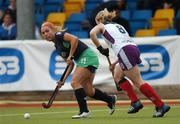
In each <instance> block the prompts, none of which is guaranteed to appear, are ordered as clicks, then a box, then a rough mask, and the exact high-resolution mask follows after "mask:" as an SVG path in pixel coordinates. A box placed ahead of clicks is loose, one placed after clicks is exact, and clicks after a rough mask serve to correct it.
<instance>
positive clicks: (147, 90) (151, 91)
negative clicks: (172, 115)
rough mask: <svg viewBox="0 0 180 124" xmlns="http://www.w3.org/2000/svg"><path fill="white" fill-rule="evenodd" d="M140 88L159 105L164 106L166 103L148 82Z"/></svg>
mask: <svg viewBox="0 0 180 124" xmlns="http://www.w3.org/2000/svg"><path fill="white" fill-rule="evenodd" d="M139 89H140V91H141V92H142V93H143V94H144V95H145V96H146V97H147V98H148V99H150V100H151V101H152V102H153V103H154V104H155V105H156V106H157V107H161V106H163V104H164V103H163V102H162V100H161V98H160V97H159V96H158V95H157V93H156V92H155V91H154V89H153V88H152V87H151V86H150V85H149V84H148V83H145V84H142V85H141V86H140V88H139Z"/></svg>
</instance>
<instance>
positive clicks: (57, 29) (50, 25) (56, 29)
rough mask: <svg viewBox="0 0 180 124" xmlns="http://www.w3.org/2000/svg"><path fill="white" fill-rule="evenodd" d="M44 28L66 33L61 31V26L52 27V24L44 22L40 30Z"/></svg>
mask: <svg viewBox="0 0 180 124" xmlns="http://www.w3.org/2000/svg"><path fill="white" fill-rule="evenodd" d="M44 26H47V27H49V28H51V29H52V30H53V31H54V32H58V31H66V29H63V27H61V26H56V25H54V24H53V23H52V22H44V23H43V24H42V25H41V28H42V27H44Z"/></svg>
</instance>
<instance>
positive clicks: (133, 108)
mask: <svg viewBox="0 0 180 124" xmlns="http://www.w3.org/2000/svg"><path fill="white" fill-rule="evenodd" d="M142 108H143V105H142V103H141V102H140V101H139V100H138V101H136V102H133V103H131V107H130V108H129V110H128V114H133V113H136V112H138V111H139V110H140V109H142Z"/></svg>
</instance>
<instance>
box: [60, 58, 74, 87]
mask: <svg viewBox="0 0 180 124" xmlns="http://www.w3.org/2000/svg"><path fill="white" fill-rule="evenodd" d="M73 68H74V61H72V62H71V63H70V64H69V67H68V70H67V72H66V74H65V75H64V78H63V80H62V81H61V80H58V81H57V84H58V86H59V87H61V86H62V85H64V83H65V80H66V79H67V78H68V76H69V75H70V74H71V72H72V70H73Z"/></svg>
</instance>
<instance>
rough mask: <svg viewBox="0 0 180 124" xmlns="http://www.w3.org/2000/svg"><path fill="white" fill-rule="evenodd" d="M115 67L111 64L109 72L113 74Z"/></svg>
mask: <svg viewBox="0 0 180 124" xmlns="http://www.w3.org/2000/svg"><path fill="white" fill-rule="evenodd" d="M115 65H116V64H114V63H113V64H111V65H109V70H110V71H111V72H113V71H114V69H115Z"/></svg>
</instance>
